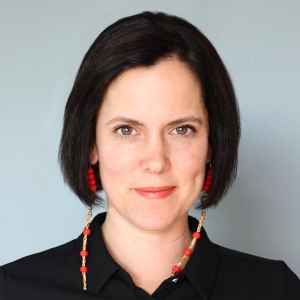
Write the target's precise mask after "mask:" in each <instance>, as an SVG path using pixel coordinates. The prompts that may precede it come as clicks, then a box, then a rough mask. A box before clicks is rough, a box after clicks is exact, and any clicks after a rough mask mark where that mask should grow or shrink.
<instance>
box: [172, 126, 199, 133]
mask: <svg viewBox="0 0 300 300" xmlns="http://www.w3.org/2000/svg"><path fill="white" fill-rule="evenodd" d="M191 131H196V130H195V127H194V126H191V125H183V126H179V127H176V128H175V129H174V130H173V131H172V132H171V133H172V134H177V135H187V134H189V133H191Z"/></svg>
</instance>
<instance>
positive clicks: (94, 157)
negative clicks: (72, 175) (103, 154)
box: [90, 145, 99, 165]
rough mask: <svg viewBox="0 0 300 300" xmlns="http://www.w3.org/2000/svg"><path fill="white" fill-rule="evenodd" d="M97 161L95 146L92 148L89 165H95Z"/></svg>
mask: <svg viewBox="0 0 300 300" xmlns="http://www.w3.org/2000/svg"><path fill="white" fill-rule="evenodd" d="M98 160H99V157H98V151H97V147H96V145H94V146H93V149H92V151H91V153H90V163H91V165H95V164H96V163H97V162H98Z"/></svg>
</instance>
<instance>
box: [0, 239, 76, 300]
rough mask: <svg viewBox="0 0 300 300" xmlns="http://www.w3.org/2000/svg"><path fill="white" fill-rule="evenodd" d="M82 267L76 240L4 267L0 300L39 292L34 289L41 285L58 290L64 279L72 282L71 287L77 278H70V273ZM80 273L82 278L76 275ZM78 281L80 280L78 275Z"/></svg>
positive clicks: (0, 269) (0, 280)
mask: <svg viewBox="0 0 300 300" xmlns="http://www.w3.org/2000/svg"><path fill="white" fill-rule="evenodd" d="M77 261H78V263H77ZM79 265H80V258H79V255H78V250H77V245H76V240H72V241H70V242H68V243H66V244H63V245H60V246H58V247H55V248H51V249H49V250H46V251H43V252H40V253H36V254H33V255H29V256H26V257H23V258H21V259H18V260H16V261H14V262H11V263H8V264H5V265H3V266H1V267H0V298H1V299H3V300H6V299H10V298H8V296H7V295H9V296H10V297H12V295H15V294H16V293H18V290H19V291H22V292H24V293H25V294H26V291H29V290H31V291H32V290H38V289H36V286H35V285H37V284H39V283H42V282H47V284H50V285H51V284H53V285H54V286H59V284H60V283H59V281H58V278H61V277H62V276H63V277H65V278H69V279H70V280H67V281H70V284H72V280H76V279H77V278H76V279H74V278H71V277H73V272H70V269H71V270H72V269H73V268H74V267H75V268H76V267H78V266H79ZM77 273H78V274H79V272H74V274H76V275H77ZM77 277H78V280H80V277H79V275H78V276H77ZM25 283H26V284H25ZM37 293H38V291H37ZM19 296H20V297H21V295H19ZM23 296H24V295H23ZM2 297H3V298H2ZM14 297H15V298H14ZM14 297H13V299H19V298H18V296H16V295H15V296H14ZM42 298H43V296H42V295H40V299H42ZM20 299H21V298H20ZM23 299H28V298H26V297H25V298H23Z"/></svg>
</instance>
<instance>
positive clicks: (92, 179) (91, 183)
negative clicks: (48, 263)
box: [80, 167, 97, 291]
mask: <svg viewBox="0 0 300 300" xmlns="http://www.w3.org/2000/svg"><path fill="white" fill-rule="evenodd" d="M87 177H88V181H89V187H90V190H91V191H93V192H95V191H96V190H97V183H96V178H95V171H94V169H93V168H92V167H90V168H88V169H87ZM91 217H92V208H90V209H89V212H88V215H87V218H86V223H85V227H84V229H83V232H82V233H83V243H82V250H81V251H80V256H81V257H82V264H81V267H80V272H81V274H82V281H83V289H84V290H85V291H86V290H87V272H88V267H87V266H86V258H87V256H88V255H89V253H88V251H87V250H86V248H87V237H88V236H89V235H90V234H91V230H90V228H89V227H90V220H91Z"/></svg>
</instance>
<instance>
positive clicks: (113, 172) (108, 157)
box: [98, 143, 136, 187]
mask: <svg viewBox="0 0 300 300" xmlns="http://www.w3.org/2000/svg"><path fill="white" fill-rule="evenodd" d="M105 144H106V145H111V143H103V145H99V147H98V156H99V166H100V176H101V180H102V183H103V186H104V187H105V186H106V184H109V185H112V184H113V183H114V182H115V183H116V182H120V181H124V178H125V179H126V178H128V176H129V175H130V174H131V173H132V171H131V170H132V167H133V165H134V161H135V159H136V156H135V155H134V152H128V151H126V149H125V148H124V147H120V145H119V146H116V147H110V146H105Z"/></svg>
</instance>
